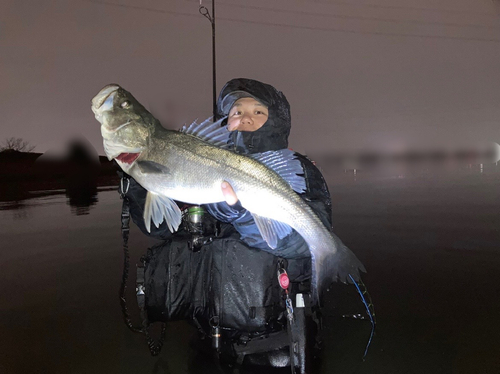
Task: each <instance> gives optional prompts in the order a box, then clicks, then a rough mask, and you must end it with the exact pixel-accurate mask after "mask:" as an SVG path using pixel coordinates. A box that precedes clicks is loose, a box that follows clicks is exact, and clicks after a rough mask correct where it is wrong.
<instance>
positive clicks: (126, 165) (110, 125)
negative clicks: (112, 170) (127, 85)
mask: <svg viewBox="0 0 500 374" xmlns="http://www.w3.org/2000/svg"><path fill="white" fill-rule="evenodd" d="M92 111H93V112H94V115H95V118H96V119H97V121H99V122H100V124H101V134H102V138H103V144H104V151H105V152H106V156H107V157H108V159H109V160H112V159H115V160H116V161H117V162H118V164H119V165H120V166H121V167H122V169H124V171H125V172H126V171H128V170H129V169H130V168H131V167H132V166H133V164H134V163H135V161H136V160H137V158H139V156H140V155H141V153H144V152H146V151H147V145H148V140H149V137H150V135H151V134H152V132H153V129H154V127H155V125H156V123H157V122H158V121H157V120H156V119H155V118H154V117H153V116H152V115H151V113H149V112H148V111H147V110H146V108H144V107H143V106H142V105H141V104H140V103H139V102H138V101H137V100H136V99H135V98H134V97H133V96H132V94H130V92H128V91H126V90H125V89H123V88H122V87H120V86H119V85H117V84H109V85H107V86H105V87H104V88H103V89H102V90H101V91H99V93H98V94H97V95H96V96H95V97H94V98H93V99H92Z"/></svg>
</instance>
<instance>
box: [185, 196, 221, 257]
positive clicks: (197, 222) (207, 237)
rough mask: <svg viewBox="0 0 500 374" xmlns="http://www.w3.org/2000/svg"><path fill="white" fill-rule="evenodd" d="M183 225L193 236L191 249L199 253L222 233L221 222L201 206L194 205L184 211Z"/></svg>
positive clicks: (190, 243)
mask: <svg viewBox="0 0 500 374" xmlns="http://www.w3.org/2000/svg"><path fill="white" fill-rule="evenodd" d="M182 225H183V227H184V230H185V231H186V232H188V233H190V234H191V240H190V241H189V249H190V250H192V251H193V252H198V251H199V250H200V249H201V247H203V246H204V245H205V244H208V243H210V242H211V241H212V240H213V238H214V237H216V236H217V235H218V234H219V232H220V224H219V222H218V221H217V220H216V219H215V218H213V217H212V216H211V215H210V214H208V213H207V211H206V210H205V208H203V207H202V206H200V205H192V206H190V207H188V208H186V209H184V210H183V211H182Z"/></svg>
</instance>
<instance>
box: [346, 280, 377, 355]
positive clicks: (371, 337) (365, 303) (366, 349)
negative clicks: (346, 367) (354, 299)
mask: <svg viewBox="0 0 500 374" xmlns="http://www.w3.org/2000/svg"><path fill="white" fill-rule="evenodd" d="M349 278H351V280H352V282H353V283H354V286H355V287H356V290H357V291H358V293H359V296H361V301H363V304H364V305H365V308H366V313H367V314H368V317H370V323H371V324H372V331H371V333H370V338H369V339H368V343H367V344H366V348H365V353H364V354H363V360H364V359H365V357H366V355H367V353H368V348H369V347H370V344H371V342H372V339H373V335H374V333H375V319H374V318H373V316H374V315H375V313H373V314H372V312H371V310H370V305H371V306H372V307H373V303H372V302H371V300H370V303H369V304H368V303H367V301H366V298H365V293H368V290H367V289H366V286H365V285H364V283H363V282H362V281H359V282H360V283H361V284H362V285H363V287H364V289H365V292H362V291H361V289H360V287H359V285H358V283H357V282H356V281H355V280H354V278H353V277H352V275H351V274H349ZM368 297H369V295H368ZM370 299H371V298H370Z"/></svg>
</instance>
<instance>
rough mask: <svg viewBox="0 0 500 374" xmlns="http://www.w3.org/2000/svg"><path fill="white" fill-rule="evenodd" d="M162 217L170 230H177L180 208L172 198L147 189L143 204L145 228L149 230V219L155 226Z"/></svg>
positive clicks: (180, 215)
mask: <svg viewBox="0 0 500 374" xmlns="http://www.w3.org/2000/svg"><path fill="white" fill-rule="evenodd" d="M164 219H165V221H166V222H167V227H168V229H169V230H170V232H175V231H177V229H178V228H179V225H180V224H181V219H182V213H181V210H180V209H179V207H178V206H177V204H176V203H175V201H173V200H172V199H170V198H168V197H166V196H162V195H157V194H155V193H153V192H150V191H148V194H147V195H146V203H145V205H144V224H145V225H146V230H148V232H151V220H152V221H153V223H154V224H155V226H156V227H159V226H160V224H161V223H162V222H163V220H164Z"/></svg>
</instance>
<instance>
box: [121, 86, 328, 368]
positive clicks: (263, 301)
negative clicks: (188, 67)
mask: <svg viewBox="0 0 500 374" xmlns="http://www.w3.org/2000/svg"><path fill="white" fill-rule="evenodd" d="M217 107H218V114H219V115H220V116H221V117H226V116H227V121H226V122H227V124H226V125H227V126H228V130H229V131H231V145H232V149H233V150H234V151H235V152H237V153H241V154H253V153H260V152H265V151H272V150H280V149H284V148H288V135H289V133H290V127H291V119H290V106H289V104H288V101H287V99H286V97H285V96H284V95H283V93H281V92H280V91H278V90H276V89H275V88H274V87H272V86H270V85H267V84H264V83H262V82H258V81H255V80H251V79H244V78H238V79H233V80H231V81H229V82H228V83H227V84H226V85H225V86H224V88H223V89H222V90H221V93H220V96H219V99H218V103H217ZM297 158H298V159H299V160H300V162H301V163H302V167H303V170H304V177H305V180H306V192H305V193H303V194H301V195H300V196H301V197H302V199H304V201H305V202H306V203H307V204H308V205H309V206H310V207H311V208H312V209H313V210H314V212H315V213H316V214H317V215H318V216H319V218H320V219H321V220H322V222H323V223H324V224H325V226H327V227H331V224H332V223H331V201H330V194H329V192H328V187H327V185H326V183H325V181H324V179H323V176H322V175H321V173H320V172H319V170H318V169H317V168H316V167H315V166H314V165H313V163H312V162H311V161H310V160H309V159H308V158H307V157H305V156H302V155H300V154H297ZM221 188H222V191H223V193H224V196H225V198H226V201H225V202H221V203H216V204H208V205H206V206H204V209H205V210H206V212H208V213H209V215H208V214H204V213H203V210H201V209H200V208H196V209H194V208H192V207H191V208H189V207H186V209H185V210H184V213H185V214H183V225H182V227H183V229H180V230H179V231H178V232H176V233H174V234H172V233H170V231H169V229H168V228H167V226H166V224H165V223H162V224H161V225H160V226H159V228H156V227H151V233H148V232H147V231H146V229H145V225H144V221H143V219H142V216H143V209H144V200H145V194H146V191H145V190H144V189H143V188H142V187H141V186H139V185H138V184H137V183H136V182H135V181H133V180H131V184H130V189H129V191H128V193H127V197H128V199H129V201H130V212H131V216H132V218H133V220H134V222H135V223H136V224H137V225H138V226H139V228H140V229H141V230H142V231H143V232H144V233H145V234H147V235H150V236H153V237H156V238H159V239H165V241H164V242H163V243H160V244H159V245H157V246H155V247H153V248H151V249H150V250H149V251H148V255H147V257H146V264H145V268H146V270H145V286H146V299H147V301H146V303H147V310H148V318H149V320H150V321H166V320H174V319H192V320H193V322H194V324H195V325H196V326H197V327H198V328H199V330H200V331H201V332H202V333H203V334H204V335H206V336H207V337H208V336H211V335H213V336H218V335H219V333H220V332H221V331H222V333H220V334H221V339H222V340H223V341H224V342H225V343H226V345H225V346H228V347H229V348H227V349H226V352H227V353H228V354H229V355H233V356H234V355H235V352H237V355H238V356H239V359H240V361H242V360H243V358H244V357H245V355H246V356H247V359H248V361H251V362H253V363H260V364H271V361H273V360H272V356H277V355H278V356H279V355H285V357H286V356H287V355H288V348H286V349H285V348H284V347H281V346H276V347H274V346H273V344H274V343H268V345H269V351H270V352H272V353H267V354H266V353H263V352H257V351H262V349H257V350H255V349H254V348H251V346H252V344H249V342H250V341H252V340H256V339H260V340H259V344H260V345H261V348H262V345H263V344H266V343H260V342H261V341H264V340H265V339H264V338H267V337H268V336H274V335H273V334H277V335H276V336H278V335H279V334H280V333H281V332H283V331H284V330H285V328H284V326H285V325H286V318H285V317H284V316H285V307H284V302H283V295H282V290H281V289H280V286H279V284H278V280H277V272H279V271H281V272H283V271H286V272H287V274H288V277H289V280H290V282H291V284H292V286H291V294H292V296H293V295H294V294H295V293H299V292H301V293H302V292H306V293H307V292H308V291H309V287H310V283H309V282H310V277H311V258H310V253H309V249H308V246H307V244H306V243H305V241H304V240H303V239H302V237H301V236H300V235H299V234H298V233H297V232H295V231H293V230H292V232H291V233H290V234H289V235H287V236H285V237H283V238H281V239H279V240H278V244H277V246H276V248H274V249H271V248H270V247H269V246H268V245H267V243H266V241H265V240H264V239H263V238H262V236H261V234H260V232H259V230H258V228H257V225H256V224H255V222H254V219H253V217H252V215H251V213H250V212H249V211H247V210H246V209H244V208H243V207H242V206H241V205H240V204H239V203H238V198H237V196H236V194H235V193H234V191H233V190H232V188H231V186H230V185H229V184H228V183H227V182H224V183H222V186H221ZM181 204H182V203H181ZM214 339H215V340H214ZM217 339H218V338H212V342H213V344H214V346H215V347H216V348H217V350H219V351H222V352H224V346H222V347H221V346H220V345H219V344H220V341H218V340H217ZM263 339H264V340H263ZM267 341H268V342H272V341H273V340H272V339H271V340H269V339H268V340H267ZM275 341H276V342H280V344H282V340H280V339H279V338H276V339H275ZM276 344H278V343H276ZM278 345H279V344H278ZM241 346H245V347H249V348H248V350H247V351H245V350H244V349H240V348H239V347H241ZM277 348H283V349H281V350H279V349H277ZM238 350H239V351H238ZM242 357H243V358H242ZM278 361H279V360H274V362H278ZM281 362H282V364H283V362H285V361H283V360H282V361H281ZM285 364H286V363H285ZM274 366H276V364H275V365H274Z"/></svg>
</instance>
